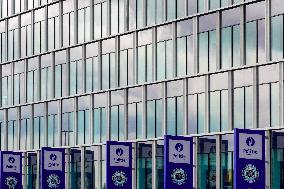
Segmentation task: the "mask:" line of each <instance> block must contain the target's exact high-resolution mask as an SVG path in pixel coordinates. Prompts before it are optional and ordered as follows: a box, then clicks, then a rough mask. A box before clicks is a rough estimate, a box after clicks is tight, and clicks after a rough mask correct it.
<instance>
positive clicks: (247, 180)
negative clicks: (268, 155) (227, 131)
mask: <svg viewBox="0 0 284 189" xmlns="http://www.w3.org/2000/svg"><path fill="white" fill-rule="evenodd" d="M234 151H235V153H234V155H235V159H234V163H235V169H234V188H241V189H265V132H264V131H259V130H247V129H235V149H234Z"/></svg>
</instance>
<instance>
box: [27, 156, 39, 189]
mask: <svg viewBox="0 0 284 189" xmlns="http://www.w3.org/2000/svg"><path fill="white" fill-rule="evenodd" d="M26 166H27V167H26V168H27V169H26V171H27V172H26V175H27V188H28V189H31V188H36V182H37V169H38V167H37V153H35V152H29V153H27V165H26ZM24 174H25V173H24Z"/></svg>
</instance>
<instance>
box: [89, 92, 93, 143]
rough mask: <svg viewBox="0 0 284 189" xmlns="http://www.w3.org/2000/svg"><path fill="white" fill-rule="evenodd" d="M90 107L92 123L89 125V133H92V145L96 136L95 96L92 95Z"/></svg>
mask: <svg viewBox="0 0 284 189" xmlns="http://www.w3.org/2000/svg"><path fill="white" fill-rule="evenodd" d="M89 107H90V118H89V119H90V120H89V121H90V123H89V129H90V130H89V132H90V135H89V136H90V139H89V140H90V143H91V144H93V143H94V140H93V138H94V137H93V136H94V128H93V125H94V95H90V104H89Z"/></svg>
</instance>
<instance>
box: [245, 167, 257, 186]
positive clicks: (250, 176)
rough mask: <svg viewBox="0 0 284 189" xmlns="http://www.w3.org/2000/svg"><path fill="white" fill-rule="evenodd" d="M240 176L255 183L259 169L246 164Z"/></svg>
mask: <svg viewBox="0 0 284 189" xmlns="http://www.w3.org/2000/svg"><path fill="white" fill-rule="evenodd" d="M242 177H243V179H244V181H246V182H248V183H250V184H252V183H255V182H256V181H257V180H258V178H259V171H258V169H257V168H256V166H254V165H252V164H248V165H246V166H245V167H244V168H243V170H242Z"/></svg>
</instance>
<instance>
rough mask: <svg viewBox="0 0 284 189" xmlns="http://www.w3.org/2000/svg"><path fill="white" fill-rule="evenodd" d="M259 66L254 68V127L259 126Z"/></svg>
mask: <svg viewBox="0 0 284 189" xmlns="http://www.w3.org/2000/svg"><path fill="white" fill-rule="evenodd" d="M258 82H259V81H258V67H254V68H253V128H254V129H255V128H258V116H259V115H258V107H259V104H258V103H259V101H258V98H259V95H258V94H259V93H258V88H259V86H258Z"/></svg>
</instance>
